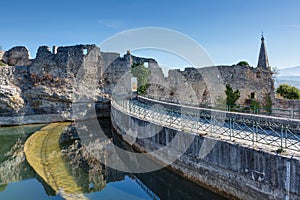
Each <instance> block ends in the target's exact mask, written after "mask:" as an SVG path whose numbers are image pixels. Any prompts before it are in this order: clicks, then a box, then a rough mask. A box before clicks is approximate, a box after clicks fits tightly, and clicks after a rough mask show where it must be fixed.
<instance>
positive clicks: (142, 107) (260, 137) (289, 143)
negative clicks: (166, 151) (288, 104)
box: [112, 97, 300, 155]
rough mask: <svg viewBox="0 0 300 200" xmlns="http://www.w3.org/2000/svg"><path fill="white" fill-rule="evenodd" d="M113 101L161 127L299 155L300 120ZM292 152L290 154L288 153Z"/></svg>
mask: <svg viewBox="0 0 300 200" xmlns="http://www.w3.org/2000/svg"><path fill="white" fill-rule="evenodd" d="M142 100H147V103H143V102H141V101H138V100H126V99H122V98H114V99H113V100H112V105H113V106H114V107H115V108H117V109H119V110H122V112H124V113H127V114H129V115H131V116H133V117H136V118H139V119H142V120H145V121H149V122H152V123H155V124H158V125H161V126H165V127H169V128H173V129H177V130H181V131H185V132H190V133H196V134H200V135H208V136H210V137H213V138H219V139H222V140H228V141H232V142H236V143H240V144H244V145H249V146H251V147H256V148H260V149H264V150H270V151H276V152H277V153H284V151H286V152H285V153H286V154H298V155H300V120H293V119H282V118H277V117H269V116H258V115H254V114H245V113H233V112H226V111H218V110H213V109H205V108H196V107H190V106H181V105H178V104H172V103H166V102H160V101H157V100H153V99H148V98H144V97H143V99H142ZM287 151H289V152H287Z"/></svg>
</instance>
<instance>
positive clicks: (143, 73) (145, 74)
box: [131, 64, 151, 94]
mask: <svg viewBox="0 0 300 200" xmlns="http://www.w3.org/2000/svg"><path fill="white" fill-rule="evenodd" d="M131 73H132V75H133V76H134V77H137V81H138V89H137V91H138V94H145V93H146V90H147V87H148V83H149V76H150V74H151V72H150V70H149V69H148V68H146V67H145V66H144V65H143V64H133V65H132V66H131Z"/></svg>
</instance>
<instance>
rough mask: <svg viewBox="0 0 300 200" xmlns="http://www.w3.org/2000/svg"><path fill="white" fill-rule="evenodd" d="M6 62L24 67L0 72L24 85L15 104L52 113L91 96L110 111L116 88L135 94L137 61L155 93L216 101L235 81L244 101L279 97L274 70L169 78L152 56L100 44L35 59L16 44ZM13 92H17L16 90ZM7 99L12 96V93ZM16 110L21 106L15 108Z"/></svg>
mask: <svg viewBox="0 0 300 200" xmlns="http://www.w3.org/2000/svg"><path fill="white" fill-rule="evenodd" d="M17 58H19V59H17ZM4 60H5V62H7V63H9V64H20V65H23V66H19V67H17V66H14V67H11V69H10V70H11V72H9V73H8V72H4V71H3V72H2V74H1V78H2V80H4V81H6V83H5V84H3V86H1V88H2V90H3V88H4V86H5V85H6V86H5V87H8V88H11V89H12V88H14V87H17V88H19V89H17V90H16V91H18V95H19V96H18V98H20V99H19V100H20V101H16V102H21V101H22V100H23V103H20V106H19V107H20V108H28V109H31V108H32V109H39V108H42V107H50V108H51V109H50V111H51V112H52V111H56V110H64V109H66V108H70V107H71V106H72V105H71V104H72V103H74V102H78V101H86V100H88V101H96V102H99V103H100V104H103V105H104V106H102V105H101V106H99V105H100V104H98V107H99V109H100V110H101V112H102V111H103V112H105V113H107V115H108V114H109V107H110V105H109V102H110V97H111V95H112V93H113V91H115V92H116V93H119V92H124V91H125V92H127V93H128V94H130V78H131V76H132V75H131V66H132V65H133V64H144V65H145V66H147V67H148V68H149V69H150V71H151V75H150V79H149V87H148V89H147V93H148V94H150V95H153V96H156V97H163V98H169V99H175V100H179V101H188V102H195V103H198V104H216V103H218V101H219V100H220V98H223V99H225V98H226V95H225V85H226V84H230V85H231V87H232V88H233V89H239V90H240V93H241V97H240V99H239V100H238V102H237V103H239V104H245V103H247V99H249V98H251V96H252V97H253V98H254V99H255V100H256V101H258V102H261V103H262V104H263V101H264V96H265V94H267V93H270V94H271V97H272V98H273V99H274V97H273V96H274V84H273V79H272V75H271V74H270V72H269V71H268V70H263V69H260V68H252V67H247V66H237V65H236V66H217V67H206V68H198V69H196V68H186V69H185V70H184V71H181V70H175V69H174V70H170V71H169V73H168V77H164V74H163V72H162V69H161V68H160V67H159V65H158V63H157V62H156V61H155V60H154V59H152V58H140V57H136V56H133V55H131V53H130V52H129V51H128V52H127V54H125V55H124V56H123V57H121V56H120V54H119V53H111V52H101V51H100V49H99V48H98V47H97V46H96V45H76V46H69V47H58V48H57V47H55V48H53V51H50V47H47V46H41V47H39V49H38V51H37V55H36V58H35V59H33V60H30V59H29V52H28V50H27V49H26V48H25V47H14V48H12V49H11V50H9V51H7V52H5V54H4ZM3 69H5V70H9V68H3ZM8 74H10V75H8ZM5 90H7V88H6V89H5ZM12 90H13V89H12ZM14 91H15V90H14ZM3 93H5V91H3ZM6 93H7V92H6ZM8 93H10V92H8ZM2 96H3V94H2ZM4 96H5V95H4ZM10 96H16V94H12V93H11V95H10ZM6 99H11V98H10V97H8V96H7V97H6ZM21 99H22V100H21ZM5 105H6V104H5ZM3 107H5V106H3ZM12 109H13V110H14V109H16V107H15V106H12ZM32 112H34V111H32Z"/></svg>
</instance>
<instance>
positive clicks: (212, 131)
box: [210, 115, 215, 135]
mask: <svg viewBox="0 0 300 200" xmlns="http://www.w3.org/2000/svg"><path fill="white" fill-rule="evenodd" d="M214 121H215V119H214V116H213V115H211V117H210V124H211V126H210V134H211V135H213V133H214Z"/></svg>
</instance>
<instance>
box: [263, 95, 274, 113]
mask: <svg viewBox="0 0 300 200" xmlns="http://www.w3.org/2000/svg"><path fill="white" fill-rule="evenodd" d="M272 106H273V101H272V98H271V93H270V92H267V93H265V96H264V107H265V109H266V112H267V113H269V114H271V113H272Z"/></svg>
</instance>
